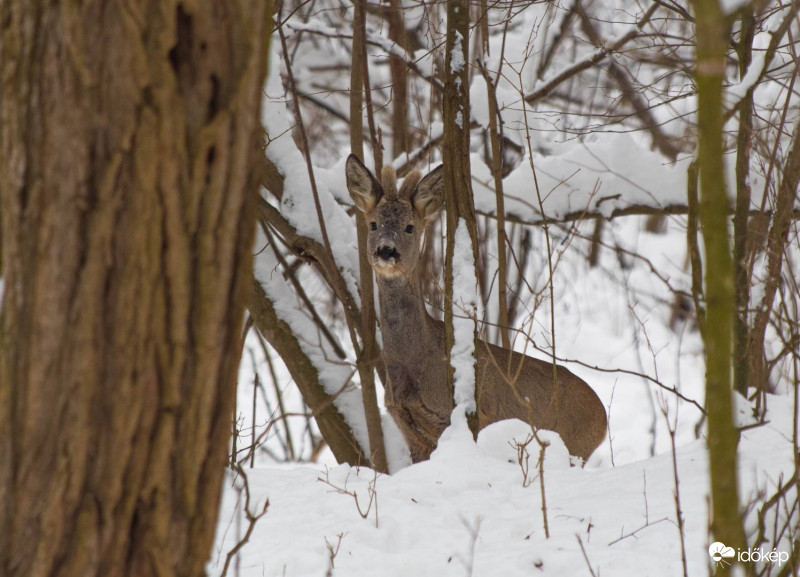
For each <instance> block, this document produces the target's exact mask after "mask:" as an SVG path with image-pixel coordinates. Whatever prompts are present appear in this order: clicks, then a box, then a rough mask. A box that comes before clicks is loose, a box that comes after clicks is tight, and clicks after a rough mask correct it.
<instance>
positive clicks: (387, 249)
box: [375, 244, 400, 261]
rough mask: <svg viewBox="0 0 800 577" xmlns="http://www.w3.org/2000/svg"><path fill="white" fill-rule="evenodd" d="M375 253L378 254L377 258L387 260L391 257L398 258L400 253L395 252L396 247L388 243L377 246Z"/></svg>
mask: <svg viewBox="0 0 800 577" xmlns="http://www.w3.org/2000/svg"><path fill="white" fill-rule="evenodd" d="M375 254H376V255H377V256H378V258H380V259H381V260H385V261H389V260H392V259H395V260H400V253H399V252H397V249H396V248H395V247H393V246H390V245H388V244H384V245H382V246H380V247H378V250H377V251H375Z"/></svg>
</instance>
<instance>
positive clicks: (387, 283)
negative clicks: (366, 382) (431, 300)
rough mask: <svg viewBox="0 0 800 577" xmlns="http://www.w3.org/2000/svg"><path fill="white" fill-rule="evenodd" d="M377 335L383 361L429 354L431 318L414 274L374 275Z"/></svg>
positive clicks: (432, 325) (431, 334) (431, 336)
mask: <svg viewBox="0 0 800 577" xmlns="http://www.w3.org/2000/svg"><path fill="white" fill-rule="evenodd" d="M377 278H378V292H379V295H380V311H381V335H382V338H383V350H384V354H385V355H386V357H387V361H392V360H399V359H402V358H407V357H414V356H417V355H418V354H419V353H420V352H422V353H426V352H427V354H429V353H430V343H431V341H432V339H433V331H434V324H435V321H434V320H433V319H432V318H431V317H430V316H429V315H428V312H427V311H426V310H425V302H424V300H423V298H422V287H421V284H420V281H419V279H418V278H416V277H404V276H400V277H392V278H385V277H381V276H378V277H377Z"/></svg>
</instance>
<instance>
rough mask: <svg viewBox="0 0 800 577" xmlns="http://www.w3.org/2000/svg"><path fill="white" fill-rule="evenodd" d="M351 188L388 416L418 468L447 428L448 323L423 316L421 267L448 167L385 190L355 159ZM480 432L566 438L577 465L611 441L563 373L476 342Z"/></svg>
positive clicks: (388, 183)
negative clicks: (515, 424)
mask: <svg viewBox="0 0 800 577" xmlns="http://www.w3.org/2000/svg"><path fill="white" fill-rule="evenodd" d="M345 172H346V176H347V188H348V190H349V191H350V195H351V197H352V198H353V201H354V202H355V204H356V206H357V207H358V209H359V210H361V211H362V212H363V213H364V216H365V220H366V222H367V227H368V240H367V251H368V255H369V261H370V264H371V265H372V267H373V270H374V271H375V275H376V277H377V282H378V290H379V294H380V327H381V335H382V337H383V357H384V361H385V364H386V374H387V377H388V378H387V382H386V408H387V410H388V411H389V414H391V415H392V417H393V418H394V420H395V421H396V422H397V425H398V427H399V428H400V430H401V431H402V433H403V435H404V437H405V439H406V441H407V443H408V446H409V449H410V450H411V458H412V460H413V462H415V463H416V462H419V461H423V460H426V459H428V457H430V454H431V452H432V451H433V450H434V449H435V448H436V445H437V443H438V441H439V437H440V436H441V434H442V432H443V431H444V429H445V428H446V427H447V426H448V425H449V424H450V414H451V412H452V410H453V394H452V391H451V390H450V388H449V387H448V384H447V370H448V359H447V351H446V350H445V331H444V323H442V322H441V321H438V320H435V319H434V318H432V317H431V316H430V315H429V314H428V312H427V310H426V309H425V303H424V300H423V296H422V286H421V281H420V275H419V271H418V270H417V264H418V261H419V253H420V241H421V237H422V234H423V232H424V231H425V229H426V227H427V225H428V224H429V223H430V222H432V221H433V220H434V219H436V217H437V216H438V214H439V212H440V211H441V209H442V207H443V205H444V180H443V171H442V166H439V167H438V168H436V169H434V170H433V171H431V172H430V173H429V174H428V175H427V176H426V177H425V178H422V177H421V174H420V173H419V172H417V171H414V172H412V173H410V174H409V175H408V176H406V178H405V180H404V181H403V183H402V186H401V187H400V190H399V191H398V190H397V179H396V176H395V172H394V170H393V169H392V168H391V167H384V169H383V171H382V172H381V182H378V181H377V180H376V179H375V177H374V176H373V175H372V173H371V172H370V171H369V170H368V169H367V168H366V167H365V166H364V165H363V164H362V163H361V161H360V160H359V159H358V158H357V157H356V156H354V155H350V157H349V158H348V159H347V165H346V169H345ZM475 357H476V362H477V367H476V376H477V379H476V401H477V419H478V428H479V429H482V428H483V427H486V426H487V425H489V424H491V423H495V422H497V421H502V420H504V419H512V418H517V419H521V420H523V421H527V422H528V423H530V424H531V425H533V426H534V427H536V428H540V429H549V430H553V431H556V432H557V433H559V434H560V435H561V438H562V439H563V441H564V444H565V445H566V446H567V449H568V450H569V452H570V454H571V455H575V456H577V457H581V458H582V459H584V460H585V459H587V458H588V457H589V455H591V454H592V452H593V451H594V450H595V449H596V448H597V447H598V445H599V444H600V443H601V442H602V441H603V438H604V437H605V434H606V413H605V409H604V408H603V405H602V403H601V402H600V399H599V398H598V397H597V395H596V394H595V392H594V391H593V390H592V389H591V388H590V387H589V385H587V384H586V383H585V382H584V381H583V380H581V379H579V378H578V377H576V376H575V375H573V374H572V373H571V372H570V371H569V370H567V369H566V368H564V367H562V366H558V367H557V369H556V370H557V385H556V386H554V383H553V380H554V379H553V364H552V363H550V362H546V361H541V360H538V359H534V358H532V357H528V356H525V355H523V354H520V353H517V352H513V351H509V350H507V349H503V348H501V347H497V346H495V345H492V344H490V343H486V342H484V341H479V343H478V346H477V347H476V351H475Z"/></svg>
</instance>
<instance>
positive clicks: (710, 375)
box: [694, 0, 745, 575]
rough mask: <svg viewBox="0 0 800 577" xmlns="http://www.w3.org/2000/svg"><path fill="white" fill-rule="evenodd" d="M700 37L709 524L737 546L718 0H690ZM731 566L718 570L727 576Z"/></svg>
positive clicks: (724, 39)
mask: <svg viewBox="0 0 800 577" xmlns="http://www.w3.org/2000/svg"><path fill="white" fill-rule="evenodd" d="M694 8H695V15H696V24H695V26H696V34H695V37H696V38H697V70H696V81H697V92H698V96H697V99H698V112H697V117H698V118H697V121H698V131H699V135H698V139H699V154H698V166H699V169H700V211H699V216H700V224H701V226H702V235H703V244H704V245H705V275H704V281H705V297H706V309H705V320H704V323H703V340H704V341H705V357H706V409H707V411H708V454H709V466H710V469H711V471H710V473H711V508H712V512H713V513H712V521H711V531H712V533H713V535H714V540H716V541H722V542H723V543H725V545H727V546H729V547H733V548H734V549H737V548H741V547H744V546H745V536H744V529H743V527H742V518H741V514H740V511H739V491H738V485H737V479H738V472H737V461H736V447H737V443H738V435H737V432H736V429H735V427H734V423H733V406H732V405H733V401H732V395H733V392H732V382H731V361H732V352H733V349H732V342H731V340H732V331H733V324H734V319H735V316H736V310H735V306H734V304H735V300H734V267H733V262H732V259H731V250H730V245H729V234H728V214H729V213H730V206H729V204H728V197H727V194H726V192H725V171H724V167H723V158H722V155H723V152H724V150H723V141H722V131H723V124H724V120H723V115H722V111H723V107H722V82H723V80H724V78H725V60H726V51H727V46H728V38H729V30H728V28H729V23H728V19H726V18H725V15H724V14H723V12H722V8H721V6H720V4H719V2H718V0H697V1H696V2H695V3H694ZM728 571H729V568H728V567H724V568H721V569H720V570H719V571H718V572H717V574H718V575H719V574H723V575H727V574H728Z"/></svg>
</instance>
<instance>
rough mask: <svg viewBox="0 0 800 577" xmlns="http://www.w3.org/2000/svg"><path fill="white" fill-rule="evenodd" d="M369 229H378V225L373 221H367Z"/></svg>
mask: <svg viewBox="0 0 800 577" xmlns="http://www.w3.org/2000/svg"><path fill="white" fill-rule="evenodd" d="M369 229H370V230H378V225H377V224H376V223H375V222H371V223H369Z"/></svg>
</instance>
